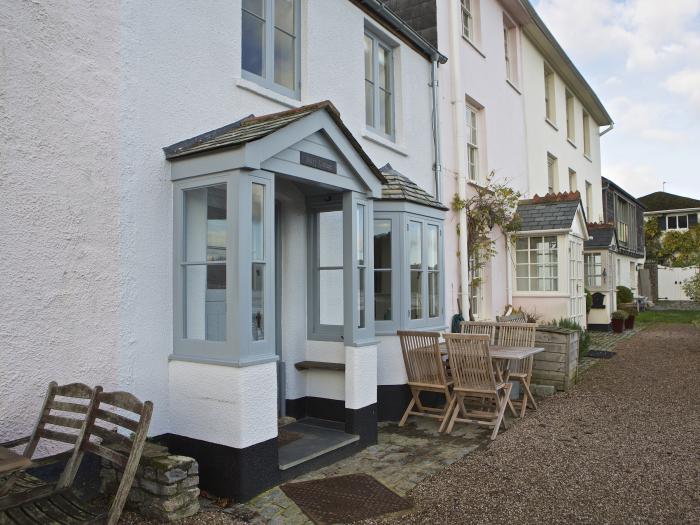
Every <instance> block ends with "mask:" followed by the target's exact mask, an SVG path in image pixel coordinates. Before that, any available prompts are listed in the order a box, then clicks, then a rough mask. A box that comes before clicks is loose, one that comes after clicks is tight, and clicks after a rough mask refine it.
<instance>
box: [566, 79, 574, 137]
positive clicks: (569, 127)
mask: <svg viewBox="0 0 700 525" xmlns="http://www.w3.org/2000/svg"><path fill="white" fill-rule="evenodd" d="M566 138H567V139H569V141H570V142H574V141H575V140H576V120H575V118H574V96H573V95H572V94H571V93H570V92H569V90H568V89H567V90H566Z"/></svg>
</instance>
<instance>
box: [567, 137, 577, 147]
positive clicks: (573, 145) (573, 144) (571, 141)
mask: <svg viewBox="0 0 700 525" xmlns="http://www.w3.org/2000/svg"><path fill="white" fill-rule="evenodd" d="M566 142H568V143H569V144H570V145H571V147H572V148H578V146H577V145H576V143H575V142H574V141H573V140H571V139H570V138H568V137H567V139H566Z"/></svg>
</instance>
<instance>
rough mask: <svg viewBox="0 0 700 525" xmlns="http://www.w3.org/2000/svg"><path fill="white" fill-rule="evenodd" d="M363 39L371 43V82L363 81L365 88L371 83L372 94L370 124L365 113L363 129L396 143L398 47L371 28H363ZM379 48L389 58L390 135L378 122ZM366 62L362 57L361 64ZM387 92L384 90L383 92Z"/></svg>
mask: <svg viewBox="0 0 700 525" xmlns="http://www.w3.org/2000/svg"><path fill="white" fill-rule="evenodd" d="M364 38H369V39H370V40H371V41H372V80H369V79H367V78H366V77H365V79H364V84H365V86H366V84H367V82H371V84H372V93H373V104H372V123H371V124H370V123H368V122H367V115H366V112H365V127H366V128H367V129H368V130H370V131H371V132H372V133H375V134H377V135H379V136H381V137H384V138H386V139H388V140H390V141H391V142H396V121H397V119H396V63H395V62H396V60H395V58H396V50H397V49H398V48H399V45H398V44H397V43H396V42H394V41H392V40H389V39H388V38H387V37H386V36H384V35H382V34H381V33H380V32H379V31H377V30H375V29H373V28H372V27H369V26H367V25H366V26H365V32H364ZM379 48H383V49H384V50H385V51H387V52H388V56H389V61H388V63H387V67H388V70H389V90H388V93H389V95H390V97H391V105H390V107H389V108H387V110H390V111H391V133H386V131H382V129H381V122H380V114H381V113H380V104H379V99H380V97H379V94H380V92H381V91H382V88H381V87H379V82H378V78H379V57H378V51H379ZM365 60H366V57H363V62H364V61H365ZM364 70H365V71H366V70H367V65H366V64H365V69H364ZM384 91H385V92H387V91H386V90H384ZM366 97H367V94H366V91H365V107H366V105H367V100H366Z"/></svg>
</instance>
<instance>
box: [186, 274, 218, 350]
mask: <svg viewBox="0 0 700 525" xmlns="http://www.w3.org/2000/svg"><path fill="white" fill-rule="evenodd" d="M183 279H184V283H183V290H184V298H183V300H184V306H185V307H184V316H185V319H184V321H185V330H184V334H183V335H184V337H185V338H187V339H202V340H207V341H225V340H226V266H225V265H223V264H221V265H204V264H202V265H196V266H186V267H185V268H184V277H183Z"/></svg>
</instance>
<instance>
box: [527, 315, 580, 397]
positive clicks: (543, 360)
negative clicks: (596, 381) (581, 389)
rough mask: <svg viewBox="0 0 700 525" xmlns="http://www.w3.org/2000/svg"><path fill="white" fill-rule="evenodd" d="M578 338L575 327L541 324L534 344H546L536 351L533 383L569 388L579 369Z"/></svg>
mask: <svg viewBox="0 0 700 525" xmlns="http://www.w3.org/2000/svg"><path fill="white" fill-rule="evenodd" d="M578 340H579V334H578V332H577V331H576V330H569V329H567V328H556V327H550V326H540V327H538V328H537V332H536V334H535V346H537V347H541V348H544V352H540V353H539V354H535V359H534V363H533V367H532V383H533V384H536V385H550V386H553V387H554V388H556V389H557V390H562V391H568V390H569V389H570V388H571V387H572V386H573V384H574V382H575V380H576V372H577V370H578Z"/></svg>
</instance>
